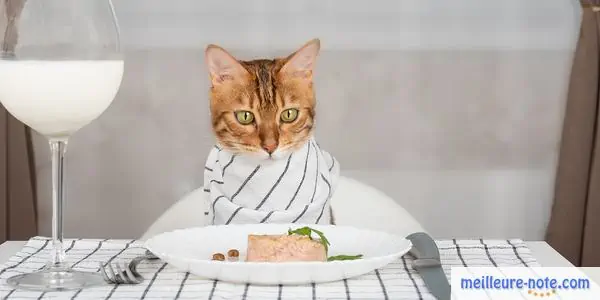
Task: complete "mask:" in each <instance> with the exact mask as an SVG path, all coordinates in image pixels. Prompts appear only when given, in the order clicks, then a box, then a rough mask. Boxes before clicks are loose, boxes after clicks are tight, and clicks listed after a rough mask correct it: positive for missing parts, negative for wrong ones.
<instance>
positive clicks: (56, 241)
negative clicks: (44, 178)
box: [50, 139, 67, 268]
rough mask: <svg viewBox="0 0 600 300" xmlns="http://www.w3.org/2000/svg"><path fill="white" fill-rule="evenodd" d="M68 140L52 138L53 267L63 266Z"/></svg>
mask: <svg viewBox="0 0 600 300" xmlns="http://www.w3.org/2000/svg"><path fill="white" fill-rule="evenodd" d="M66 151H67V140H66V139H65V140H50V153H51V155H52V261H51V262H50V263H51V265H50V267H51V268H63V267H65V266H64V259H65V249H64V247H63V201H64V193H63V187H64V185H63V176H64V157H65V152H66Z"/></svg>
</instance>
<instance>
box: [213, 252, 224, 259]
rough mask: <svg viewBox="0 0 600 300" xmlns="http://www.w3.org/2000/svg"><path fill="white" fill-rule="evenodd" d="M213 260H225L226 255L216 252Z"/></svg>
mask: <svg viewBox="0 0 600 300" xmlns="http://www.w3.org/2000/svg"><path fill="white" fill-rule="evenodd" d="M212 260H218V261H224V260H225V255H223V253H215V254H213V257H212Z"/></svg>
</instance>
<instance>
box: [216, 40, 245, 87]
mask: <svg viewBox="0 0 600 300" xmlns="http://www.w3.org/2000/svg"><path fill="white" fill-rule="evenodd" d="M205 59H206V65H207V66H208V73H209V75H210V80H211V82H212V84H213V86H218V85H221V84H223V83H226V82H228V81H235V80H239V79H241V78H242V77H243V76H244V75H246V74H247V73H248V71H247V70H246V68H244V66H242V65H241V64H240V63H239V62H238V61H237V60H236V59H235V57H233V56H232V55H231V54H229V53H228V52H227V51H225V49H223V48H221V47H219V46H216V45H208V47H206V51H205Z"/></svg>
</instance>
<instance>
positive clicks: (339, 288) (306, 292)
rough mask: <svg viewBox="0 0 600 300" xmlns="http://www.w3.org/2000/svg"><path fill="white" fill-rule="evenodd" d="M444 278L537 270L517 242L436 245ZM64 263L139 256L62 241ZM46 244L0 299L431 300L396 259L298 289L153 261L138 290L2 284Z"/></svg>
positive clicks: (4, 273) (37, 265)
mask: <svg viewBox="0 0 600 300" xmlns="http://www.w3.org/2000/svg"><path fill="white" fill-rule="evenodd" d="M437 244H438V247H439V249H440V255H441V258H442V264H443V266H444V271H445V273H446V276H447V277H448V278H450V268H451V267H452V266H531V267H534V266H539V264H538V263H537V262H536V260H535V258H534V257H533V256H532V254H531V251H530V250H529V249H528V248H527V246H526V245H525V243H524V242H523V241H521V240H442V241H437ZM65 245H66V247H67V249H66V251H67V254H68V255H67V260H68V261H69V262H70V263H72V264H73V267H74V268H75V269H78V270H82V271H91V272H97V271H98V263H99V262H106V261H109V260H113V261H119V262H123V263H125V262H128V261H130V260H131V259H133V258H134V257H136V256H138V255H142V254H143V253H144V251H145V250H144V249H143V248H142V245H143V244H142V242H140V241H136V240H130V241H124V240H89V239H84V240H67V241H66V242H65ZM50 248H51V243H50V242H49V240H48V239H47V238H43V237H36V238H33V239H31V240H29V241H28V242H27V244H26V245H25V246H24V248H23V249H22V250H21V251H19V252H18V253H17V254H16V255H14V256H13V257H11V258H10V260H9V261H8V262H6V263H5V264H4V265H2V267H0V297H1V299H214V300H217V299H259V300H268V299H284V300H286V299H435V298H434V297H433V296H432V295H431V294H430V293H429V292H428V290H427V288H426V287H425V283H424V282H423V279H422V278H421V276H419V274H418V272H416V271H415V270H413V269H412V268H411V267H410V266H411V260H412V258H411V257H410V255H405V256H404V257H403V258H402V259H400V260H398V261H396V262H394V263H392V264H390V265H388V266H387V267H385V268H382V269H379V270H375V271H373V272H371V273H369V274H366V275H363V276H360V277H356V278H351V279H348V280H343V281H339V282H332V283H325V284H312V285H302V286H281V285H280V286H255V285H248V284H231V283H226V282H221V281H213V280H206V279H200V278H197V277H195V276H194V275H190V274H186V273H182V272H179V271H177V270H176V269H174V268H172V267H171V266H169V265H167V264H165V263H163V262H160V261H157V262H147V263H142V264H141V265H140V266H139V267H138V271H140V273H142V274H143V276H144V278H145V279H146V280H145V281H144V282H143V283H142V284H139V285H106V286H102V287H96V288H89V289H83V290H76V291H68V292H49V293H40V292H31V291H23V290H13V289H11V288H10V287H8V286H7V285H6V279H7V278H9V277H11V276H13V275H17V274H22V273H24V272H32V271H36V270H39V269H41V268H43V267H44V263H45V262H46V261H47V259H48V258H49V255H50V253H49V251H50Z"/></svg>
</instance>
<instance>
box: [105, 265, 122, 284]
mask: <svg viewBox="0 0 600 300" xmlns="http://www.w3.org/2000/svg"><path fill="white" fill-rule="evenodd" d="M107 267H108V272H110V275H111V277H112V278H114V279H115V283H124V282H122V280H121V277H120V276H117V275H116V274H115V270H114V269H113V267H112V264H108V265H107Z"/></svg>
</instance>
